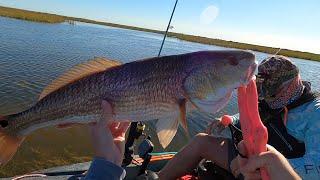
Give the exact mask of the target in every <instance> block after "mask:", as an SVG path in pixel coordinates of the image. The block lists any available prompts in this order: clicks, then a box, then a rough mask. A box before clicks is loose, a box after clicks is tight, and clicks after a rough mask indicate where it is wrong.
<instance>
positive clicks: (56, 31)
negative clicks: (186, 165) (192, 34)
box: [0, 17, 320, 176]
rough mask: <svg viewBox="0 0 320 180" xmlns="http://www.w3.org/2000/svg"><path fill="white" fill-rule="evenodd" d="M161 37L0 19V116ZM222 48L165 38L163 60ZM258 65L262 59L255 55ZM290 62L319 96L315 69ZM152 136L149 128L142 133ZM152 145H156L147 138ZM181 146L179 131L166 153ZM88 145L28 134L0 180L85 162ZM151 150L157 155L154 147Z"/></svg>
mask: <svg viewBox="0 0 320 180" xmlns="http://www.w3.org/2000/svg"><path fill="white" fill-rule="evenodd" d="M162 38H163V36H162V35H159V34H154V33H147V32H139V31H132V30H126V29H119V28H112V27H106V26H98V25H91V24H85V23H78V24H77V25H76V26H73V25H69V24H41V23H34V22H27V21H21V20H14V19H8V18H1V17H0V114H1V115H6V114H10V113H14V112H17V111H20V110H23V109H25V108H28V107H30V106H31V105H32V104H33V103H35V102H36V101H37V98H38V94H39V93H40V92H41V90H42V89H43V88H44V87H45V86H46V85H47V84H48V83H50V82H51V81H52V80H53V79H55V78H56V77H57V76H58V75H60V74H61V73H63V72H64V71H66V70H67V69H69V68H70V67H72V66H74V65H76V64H79V63H81V62H85V61H87V60H88V59H91V58H93V57H96V56H98V57H107V58H110V59H117V60H121V61H122V62H124V63H125V62H130V61H133V60H137V59H142V58H147V57H153V56H156V55H157V54H158V51H159V47H160V45H161V40H162ZM221 49H226V48H223V47H218V46H212V45H204V44H199V43H191V42H187V41H182V40H179V39H175V38H167V40H166V42H165V45H164V49H163V51H162V53H163V55H170V54H178V53H186V52H192V51H198V50H221ZM256 56H257V59H258V61H261V60H262V59H263V58H265V57H266V56H267V54H265V53H259V52H256ZM292 60H293V61H294V62H295V63H296V64H297V65H298V66H299V68H300V70H301V75H302V78H303V79H305V80H308V81H310V82H311V83H312V84H313V87H314V89H316V90H320V84H319V80H318V74H319V72H318V71H319V70H320V63H319V62H313V61H307V60H303V59H295V58H292ZM236 112H237V105H236V100H235V95H233V98H232V100H231V102H230V103H229V104H228V106H227V107H226V108H225V109H223V110H222V111H221V112H219V113H217V114H216V115H214V116H220V115H222V114H225V113H228V114H233V113H236ZM214 116H211V115H205V114H200V113H199V112H195V113H193V114H191V115H189V116H188V125H189V129H190V131H191V134H195V133H196V132H200V131H202V130H203V129H204V128H205V127H206V125H207V123H208V122H209V120H210V119H212V118H213V117H214ZM148 132H150V133H151V134H152V135H153V136H154V133H152V127H150V129H148ZM153 139H154V141H155V142H156V144H157V139H156V138H153ZM186 142H187V139H186V137H185V136H184V135H183V133H182V131H180V133H179V134H178V135H177V136H176V137H175V139H174V140H173V143H172V144H171V145H170V146H169V147H168V149H167V150H178V149H179V148H181V146H183V145H184V144H185V143H186ZM90 147H91V146H90V142H89V139H88V136H87V132H86V129H85V128H84V127H75V128H71V129H68V130H64V131H60V130H56V129H55V128H47V129H43V130H39V131H37V132H35V133H33V134H32V135H31V136H30V137H28V138H27V140H26V141H25V142H24V143H23V145H22V147H21V148H20V149H19V151H18V152H17V154H16V155H15V157H14V159H13V160H12V161H10V163H9V164H8V165H6V166H5V167H4V168H1V169H0V176H7V175H14V174H21V173H24V172H30V171H31V170H35V169H42V168H45V167H51V166H56V165H61V164H70V163H75V162H80V161H87V160H90V158H91V155H92V153H91V149H90ZM157 150H161V148H160V147H157Z"/></svg>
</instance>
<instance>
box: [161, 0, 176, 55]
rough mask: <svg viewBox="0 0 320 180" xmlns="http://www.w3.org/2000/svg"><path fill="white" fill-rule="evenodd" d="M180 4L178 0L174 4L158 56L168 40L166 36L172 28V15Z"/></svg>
mask: <svg viewBox="0 0 320 180" xmlns="http://www.w3.org/2000/svg"><path fill="white" fill-rule="evenodd" d="M177 4H178V0H176V3H175V4H174V7H173V10H172V13H171V17H170V20H169V23H168V26H167V30H166V32H165V34H164V36H163V40H162V43H161V47H160V50H159V53H158V57H160V54H161V51H162V48H163V44H164V41H165V40H166V37H167V34H168V30H169V28H170V24H171V20H172V17H173V14H174V12H175V10H176V6H177Z"/></svg>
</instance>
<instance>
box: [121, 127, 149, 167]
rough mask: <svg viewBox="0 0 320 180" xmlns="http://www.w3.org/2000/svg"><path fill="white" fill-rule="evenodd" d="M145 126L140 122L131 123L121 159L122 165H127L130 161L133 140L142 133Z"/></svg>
mask: <svg viewBox="0 0 320 180" xmlns="http://www.w3.org/2000/svg"><path fill="white" fill-rule="evenodd" d="M145 127H146V125H145V124H144V123H142V122H133V123H131V125H130V130H129V135H128V138H127V142H126V144H125V152H124V159H123V161H122V165H123V166H128V165H129V164H130V163H131V162H132V160H133V155H134V141H135V140H136V139H139V138H140V136H141V135H143V131H144V129H145Z"/></svg>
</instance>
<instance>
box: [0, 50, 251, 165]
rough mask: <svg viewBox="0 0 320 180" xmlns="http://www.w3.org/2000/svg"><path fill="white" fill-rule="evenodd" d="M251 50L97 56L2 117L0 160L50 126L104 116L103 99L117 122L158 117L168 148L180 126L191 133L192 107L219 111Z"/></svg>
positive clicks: (244, 72) (240, 79)
mask: <svg viewBox="0 0 320 180" xmlns="http://www.w3.org/2000/svg"><path fill="white" fill-rule="evenodd" d="M256 66H257V65H256V62H255V56H254V54H252V53H251V52H248V51H237V50H234V51H200V52H194V53H188V54H181V55H172V56H164V57H156V58H150V59H144V60H139V61H134V62H130V63H126V64H121V63H120V62H118V61H114V60H108V59H104V58H95V59H93V60H91V61H88V62H87V63H84V64H80V65H77V66H75V67H74V68H72V69H71V70H69V71H67V72H66V73H64V74H63V75H62V76H61V77H59V78H57V79H56V80H54V81H53V82H52V83H51V84H50V85H48V86H47V87H46V88H45V89H44V90H43V92H42V93H41V94H40V96H39V101H38V102H37V103H36V104H35V105H34V106H32V107H31V108H30V109H27V110H25V111H22V112H19V113H16V114H12V115H8V116H4V117H0V125H1V127H0V164H4V163H6V162H7V161H9V160H10V159H11V158H12V156H13V155H14V153H15V152H16V150H17V148H18V147H19V145H20V144H21V143H22V141H23V140H24V138H25V137H26V136H27V135H28V134H30V133H31V132H33V131H35V130H37V129H39V128H43V127H48V126H64V125H68V124H72V123H83V124H86V123H91V122H94V121H97V120H99V119H101V118H102V117H101V116H102V110H101V102H102V100H106V101H108V102H109V103H110V104H111V105H112V117H113V119H115V120H116V121H123V120H127V119H128V120H130V121H148V120H158V121H157V124H156V129H157V134H158V138H159V141H160V143H161V145H162V146H163V147H166V146H168V144H169V143H170V142H171V140H172V138H173V137H174V136H175V134H176V132H177V128H178V125H179V124H181V125H182V127H183V128H184V129H185V130H186V131H187V121H186V113H187V112H189V111H191V109H192V107H193V106H194V107H196V108H198V109H199V110H200V111H205V112H210V113H214V112H217V111H219V110H220V109H221V108H223V107H224V106H225V105H226V104H227V102H228V100H229V98H230V96H231V93H232V91H233V89H235V88H238V87H239V86H241V85H244V84H247V83H248V82H249V80H250V79H251V78H252V76H253V73H254V70H255V68H256Z"/></svg>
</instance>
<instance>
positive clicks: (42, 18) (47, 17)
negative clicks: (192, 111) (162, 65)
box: [0, 6, 320, 62]
mask: <svg viewBox="0 0 320 180" xmlns="http://www.w3.org/2000/svg"><path fill="white" fill-rule="evenodd" d="M0 16H4V17H10V18H15V19H22V20H27V21H35V22H42V23H62V22H69V23H70V24H73V23H74V22H75V21H79V22H85V23H91V24H99V25H104V26H111V27H118V28H123V29H131V30H137V31H144V32H152V33H158V34H163V33H164V32H163V31H159V30H153V29H147V28H141V27H134V26H128V25H121V24H114V23H108V22H100V21H94V20H90V19H84V18H76V17H68V16H60V15H56V14H49V13H41V12H34V11H28V10H22V9H15V8H9V7H3V6H0ZM168 36H170V37H175V38H178V39H181V40H185V41H190V42H196V43H202V44H209V45H216V46H222V47H228V48H236V49H250V50H253V51H259V52H264V53H269V54H274V53H276V52H277V51H278V50H279V48H273V47H267V46H261V45H254V44H248V43H240V42H234V41H226V40H221V39H213V38H207V37H201V36H194V35H187V34H181V33H174V32H169V33H168ZM278 54H279V55H284V56H289V57H294V58H300V59H306V60H312V61H319V62H320V54H315V53H309V52H302V51H295V50H289V49H281V50H280V52H279V53H278Z"/></svg>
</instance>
